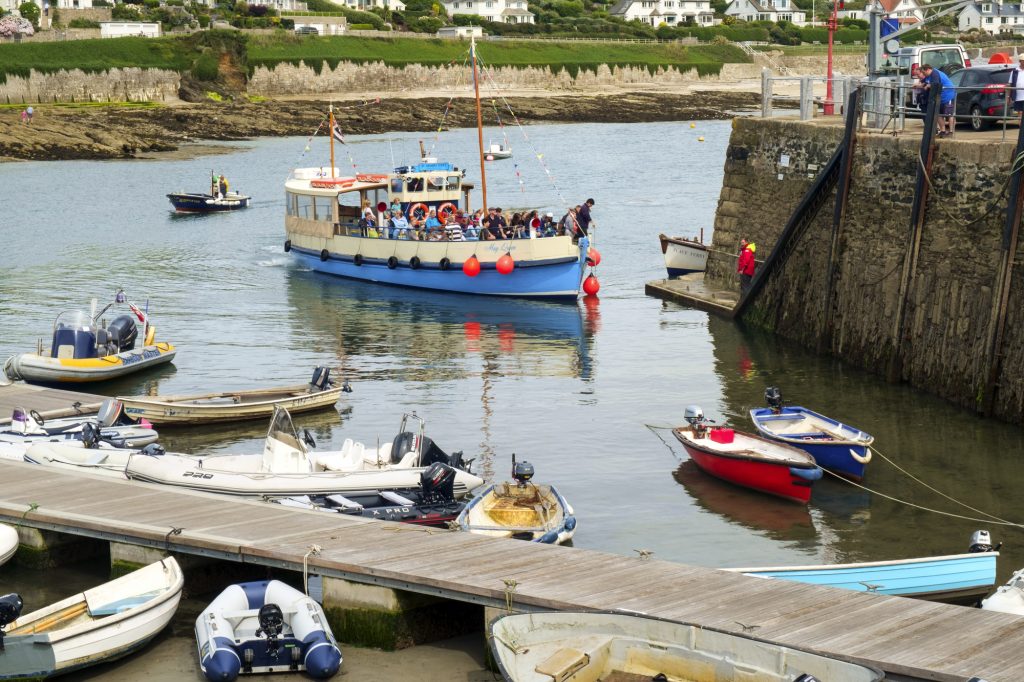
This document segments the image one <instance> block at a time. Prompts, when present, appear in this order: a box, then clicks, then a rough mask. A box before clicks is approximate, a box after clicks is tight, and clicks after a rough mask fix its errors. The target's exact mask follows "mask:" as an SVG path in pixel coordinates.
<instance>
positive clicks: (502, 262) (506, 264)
mask: <svg viewBox="0 0 1024 682" xmlns="http://www.w3.org/2000/svg"><path fill="white" fill-rule="evenodd" d="M494 267H496V268H497V269H498V272H500V273H501V274H503V275H507V274H508V273H510V272H512V271H513V270H514V269H515V267H516V262H515V261H514V260H512V256H511V255H509V254H507V253H506V254H505V255H504V256H502V257H501V258H499V259H498V262H497V263H495V264H494Z"/></svg>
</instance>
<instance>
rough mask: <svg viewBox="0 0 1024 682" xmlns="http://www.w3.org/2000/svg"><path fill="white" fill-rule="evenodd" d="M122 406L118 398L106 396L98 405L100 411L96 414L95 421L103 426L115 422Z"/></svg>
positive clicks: (111, 424)
mask: <svg viewBox="0 0 1024 682" xmlns="http://www.w3.org/2000/svg"><path fill="white" fill-rule="evenodd" d="M123 408H124V405H122V403H121V401H120V400H116V399H114V398H108V399H107V400H104V401H103V404H102V405H100V411H99V412H98V413H97V414H96V421H97V422H99V425H100V426H102V427H104V428H105V427H108V426H113V425H114V424H116V423H117V420H118V417H120V416H121V410H122V409H123Z"/></svg>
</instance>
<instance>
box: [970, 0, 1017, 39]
mask: <svg viewBox="0 0 1024 682" xmlns="http://www.w3.org/2000/svg"><path fill="white" fill-rule="evenodd" d="M957 19H958V28H959V29H960V32H961V33H962V32H964V31H970V30H971V29H974V28H980V29H982V30H984V31H985V32H987V33H1024V7H1021V5H1020V4H1012V5H1011V4H1010V3H1008V2H1006V3H1004V2H1002V0H993V1H990V2H975V3H973V4H971V5H968V6H967V7H965V8H964V9H962V10H961V11H960V14H959V15H958V16H957Z"/></svg>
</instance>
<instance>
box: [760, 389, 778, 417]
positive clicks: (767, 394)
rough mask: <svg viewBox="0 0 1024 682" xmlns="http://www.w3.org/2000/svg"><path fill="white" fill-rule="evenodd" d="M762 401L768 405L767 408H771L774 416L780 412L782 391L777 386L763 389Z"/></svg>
mask: <svg viewBox="0 0 1024 682" xmlns="http://www.w3.org/2000/svg"><path fill="white" fill-rule="evenodd" d="M764 401H765V402H766V403H768V407H770V408H772V412H774V413H775V414H778V413H780V412H782V391H780V390H779V387H778V386H769V387H767V388H766V389H764Z"/></svg>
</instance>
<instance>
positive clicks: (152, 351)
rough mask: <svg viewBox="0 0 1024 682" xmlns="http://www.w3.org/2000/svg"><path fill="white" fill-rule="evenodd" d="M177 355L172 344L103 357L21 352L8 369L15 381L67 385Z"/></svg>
mask: <svg viewBox="0 0 1024 682" xmlns="http://www.w3.org/2000/svg"><path fill="white" fill-rule="evenodd" d="M176 353H177V350H175V348H174V346H172V345H171V344H169V343H157V344H154V345H152V346H146V347H144V348H142V349H140V350H129V351H124V352H123V353H118V354H116V355H107V356H105V357H102V358H82V359H72V358H52V357H49V356H45V355H38V354H36V353H21V354H19V355H14V356H12V357H11V358H9V359H8V360H7V363H6V364H5V365H4V370H5V371H6V373H7V376H8V377H9V378H11V379H23V380H24V381H27V382H29V383H45V384H63V383H84V382H89V381H106V380H108V379H116V378H118V377H122V376H125V375H126V374H134V373H135V372H141V371H142V370H145V369H150V368H153V367H156V366H157V365H162V364H164V363H165V362H170V361H171V360H173V359H174V355H175V354H176Z"/></svg>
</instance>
